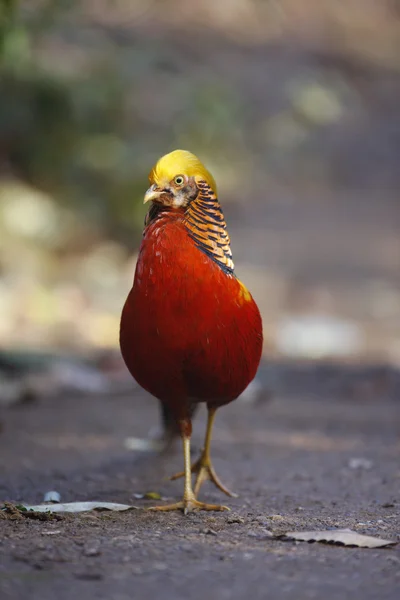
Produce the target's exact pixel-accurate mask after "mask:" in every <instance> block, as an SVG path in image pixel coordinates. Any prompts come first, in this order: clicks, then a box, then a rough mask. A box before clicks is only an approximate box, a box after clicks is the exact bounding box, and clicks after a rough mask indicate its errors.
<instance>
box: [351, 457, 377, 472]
mask: <svg viewBox="0 0 400 600" xmlns="http://www.w3.org/2000/svg"><path fill="white" fill-rule="evenodd" d="M372 465H373V462H372V460H368V459H367V458H351V459H350V460H349V463H348V467H349V469H366V470H368V469H371V468H372Z"/></svg>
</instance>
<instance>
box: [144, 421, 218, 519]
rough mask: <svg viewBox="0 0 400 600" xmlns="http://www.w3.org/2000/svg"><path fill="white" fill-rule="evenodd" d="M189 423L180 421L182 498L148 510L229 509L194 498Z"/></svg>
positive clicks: (190, 510)
mask: <svg viewBox="0 0 400 600" xmlns="http://www.w3.org/2000/svg"><path fill="white" fill-rule="evenodd" d="M191 429H192V427H191V424H190V421H186V422H182V424H181V431H182V441H183V455H184V464H185V470H184V477H185V488H184V493H183V499H182V500H181V502H175V503H174V504H167V505H165V506H153V507H151V508H149V510H161V511H169V510H183V512H184V514H185V515H186V514H187V513H189V512H192V511H193V510H217V511H221V510H230V509H229V508H228V507H227V506H222V505H220V504H206V503H205V502H199V501H198V500H196V496H195V494H194V492H193V488H192V472H191V467H190V435H191Z"/></svg>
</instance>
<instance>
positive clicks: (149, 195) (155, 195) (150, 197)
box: [143, 183, 163, 204]
mask: <svg viewBox="0 0 400 600" xmlns="http://www.w3.org/2000/svg"><path fill="white" fill-rule="evenodd" d="M162 193H163V190H160V189H157V186H156V184H155V183H153V185H152V186H150V187H149V189H148V190H147V192H146V193H145V195H144V200H143V204H146V202H157V200H159V199H160V196H161V194H162Z"/></svg>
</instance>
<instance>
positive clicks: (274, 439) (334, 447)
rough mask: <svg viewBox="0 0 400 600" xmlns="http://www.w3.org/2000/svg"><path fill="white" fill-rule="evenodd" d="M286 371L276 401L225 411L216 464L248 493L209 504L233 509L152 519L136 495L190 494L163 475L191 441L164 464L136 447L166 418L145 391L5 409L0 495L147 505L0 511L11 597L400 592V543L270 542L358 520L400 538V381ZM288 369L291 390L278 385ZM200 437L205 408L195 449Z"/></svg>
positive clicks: (206, 495)
mask: <svg viewBox="0 0 400 600" xmlns="http://www.w3.org/2000/svg"><path fill="white" fill-rule="evenodd" d="M274 373H275V388H276V390H275V389H274V390H273V391H274V394H273V395H272V398H271V395H270V394H269V393H267V391H265V393H261V394H260V396H259V397H258V399H257V400H256V401H253V402H244V401H243V400H240V401H237V402H235V403H233V404H231V405H230V406H228V407H226V408H223V409H221V410H220V412H219V414H218V417H217V423H216V427H215V433H214V443H213V457H214V464H215V467H216V469H217V472H218V474H219V475H220V477H221V479H222V480H223V482H224V483H225V484H226V485H227V486H229V487H230V488H233V489H235V491H237V492H238V493H239V497H238V498H237V499H231V498H225V497H223V496H222V495H221V494H220V493H219V492H218V490H216V489H215V488H213V487H211V486H210V485H209V484H205V486H204V488H203V489H202V491H201V494H200V497H201V498H202V499H205V500H207V501H210V502H221V501H222V502H223V503H227V504H228V505H229V506H230V507H231V509H232V510H231V512H226V513H192V514H189V515H187V516H184V515H183V514H181V513H165V514H162V513H160V514H155V513H152V512H148V511H146V510H145V508H146V507H147V506H149V505H150V504H154V501H153V502H151V501H148V500H140V499H137V498H135V496H134V494H143V493H146V492H149V491H152V492H159V493H160V494H161V495H162V496H163V497H165V498H168V500H170V501H171V500H173V499H178V498H179V497H180V495H181V493H182V482H181V481H175V482H170V481H168V480H167V479H166V478H167V476H168V475H169V474H172V473H174V472H175V471H177V470H180V468H181V464H182V457H181V453H180V446H179V445H177V447H176V448H174V449H173V450H172V451H170V452H169V453H167V454H164V455H160V454H156V453H145V452H130V451H128V450H126V449H125V447H124V440H125V439H126V438H127V437H129V436H138V437H145V436H146V435H147V432H148V430H149V429H150V428H151V427H153V426H154V425H155V423H157V421H158V414H157V404H156V402H155V401H154V400H152V399H150V398H149V397H148V396H145V394H144V393H143V392H141V391H139V390H138V391H137V392H136V393H135V394H133V396H134V397H126V396H116V397H81V398H76V397H75V398H72V397H65V398H57V399H46V400H44V399H43V400H40V401H37V402H32V403H26V404H22V405H19V406H15V407H13V408H9V409H7V410H5V409H3V410H2V411H0V422H1V424H2V429H1V432H0V469H1V480H0V500H2V501H11V502H13V503H20V502H27V503H39V502H41V501H42V500H43V496H44V493H45V492H47V491H49V490H57V491H58V492H59V493H60V494H61V497H62V501H65V502H67V501H76V500H102V501H114V502H122V503H129V504H135V505H136V506H138V507H139V510H132V511H130V512H124V513H110V512H102V513H82V514H79V515H62V516H57V517H56V518H53V519H49V518H46V519H44V520H38V519H32V518H27V517H26V516H21V515H19V514H16V515H10V514H8V515H5V513H4V512H3V513H0V514H2V516H3V517H4V518H0V598H2V600H3V599H4V600H6V599H8V598H15V599H17V598H18V599H19V600H22V599H25V598H26V599H28V598H29V599H30V600H31V599H32V600H33V599H36V598H38V599H39V598H40V599H41V600H50V599H51V600H53V599H54V597H57V598H58V599H59V600H63V599H68V600H69V599H74V600H79V599H85V600H86V599H87V600H92V599H97V598H99V599H103V598H104V599H107V600H114V599H115V600H120V599H121V600H125V599H132V598H152V597H154V598H156V597H162V598H163V599H164V600H169V599H171V600H172V599H180V598H185V599H190V600H197V599H200V598H201V599H204V598H207V597H208V598H221V599H224V598H233V599H242V598H245V597H251V598H252V599H253V600H254V599H258V598H260V599H264V598H270V599H273V598H293V597H296V598H317V599H320V598H326V599H327V600H333V599H336V598H337V599H341V600H343V599H345V598H352V599H358V598H360V599H363V600H368V599H371V600H372V599H374V600H375V599H376V598H379V599H380V600H385V599H393V600H394V599H395V598H396V599H397V598H399V597H400V546H399V545H397V546H394V547H391V548H385V549H379V550H377V549H374V550H370V549H361V548H348V547H342V546H331V545H323V544H307V543H301V542H300V543H299V542H297V543H296V542H290V541H282V540H278V539H275V538H274V537H271V532H272V533H273V534H279V533H284V532H287V531H292V530H308V529H327V528H336V527H339V528H343V527H349V528H351V529H354V530H356V531H358V532H361V533H367V534H369V535H373V536H380V537H383V538H386V539H393V540H398V539H400V462H399V451H400V445H399V421H400V419H399V416H400V415H399V412H400V411H399V408H400V403H399V385H398V377H397V375H396V377H394V378H393V376H392V375H390V374H389V373H388V372H386V371H385V370H383V371H382V370H379V369H368V368H365V370H364V372H363V373H361V374H360V372H358V373H357V374H356V375H354V373H353V372H352V371H351V368H350V369H348V368H346V369H344V368H343V369H341V368H340V367H338V368H337V369H336V370H334V371H332V370H329V369H326V368H324V367H322V366H321V367H318V366H315V367H311V368H308V371H307V373H306V372H305V371H302V369H301V368H300V369H299V368H296V369H291V368H290V367H288V368H285V369H284V371H282V368H281V369H280V371H279V370H278V371H276V372H274V371H273V370H272V371H271V372H270V373H267V375H268V377H270V378H271V382H272V380H273V377H272V375H274ZM277 373H278V375H277ZM282 374H283V375H284V378H283V380H284V381H285V382H286V383H285V385H283V384H282V383H281V384H279V385H277V384H276V382H277V381H278V382H279V381H280V382H282ZM268 377H267V379H268ZM338 382H339V383H338ZM272 387H274V386H272ZM203 430H204V411H201V414H200V415H199V416H198V417H197V418H196V423H195V433H194V447H195V449H196V450H197V451H198V449H199V448H200V445H201V439H202V435H203ZM353 459H363V460H359V461H358V462H357V461H354V460H353Z"/></svg>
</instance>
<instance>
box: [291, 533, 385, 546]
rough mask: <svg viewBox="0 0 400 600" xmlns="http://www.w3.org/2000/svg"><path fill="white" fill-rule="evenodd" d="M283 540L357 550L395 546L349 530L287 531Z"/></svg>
mask: <svg viewBox="0 0 400 600" xmlns="http://www.w3.org/2000/svg"><path fill="white" fill-rule="evenodd" d="M279 537H281V538H284V539H291V540H298V541H300V542H325V543H327V544H341V545H344V546H358V547H359V548H383V547H385V546H391V545H393V544H397V542H396V541H395V540H383V539H381V538H375V537H372V536H370V535H363V534H361V533H357V532H356V531H352V530H351V529H332V530H331V529H328V530H326V531H288V532H287V533H285V534H284V535H283V536H279Z"/></svg>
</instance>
